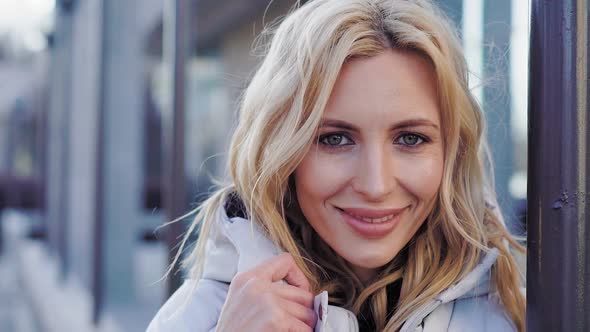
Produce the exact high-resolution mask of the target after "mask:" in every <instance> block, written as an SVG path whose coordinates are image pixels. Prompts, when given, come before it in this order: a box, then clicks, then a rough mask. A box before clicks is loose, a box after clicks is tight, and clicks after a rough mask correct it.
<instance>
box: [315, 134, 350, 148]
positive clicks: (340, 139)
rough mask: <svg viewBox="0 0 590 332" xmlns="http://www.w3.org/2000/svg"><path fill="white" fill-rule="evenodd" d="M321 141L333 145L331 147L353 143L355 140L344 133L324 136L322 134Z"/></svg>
mask: <svg viewBox="0 0 590 332" xmlns="http://www.w3.org/2000/svg"><path fill="white" fill-rule="evenodd" d="M319 142H320V143H321V144H324V145H327V146H331V147H335V146H344V145H352V144H353V142H352V141H351V140H350V139H349V138H348V137H346V136H345V135H343V134H327V135H322V136H320V139H319Z"/></svg>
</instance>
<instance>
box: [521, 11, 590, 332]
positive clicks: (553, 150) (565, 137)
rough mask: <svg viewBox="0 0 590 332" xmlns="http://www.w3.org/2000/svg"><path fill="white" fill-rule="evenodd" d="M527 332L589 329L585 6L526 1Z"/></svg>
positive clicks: (588, 159)
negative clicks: (528, 38) (529, 15)
mask: <svg viewBox="0 0 590 332" xmlns="http://www.w3.org/2000/svg"><path fill="white" fill-rule="evenodd" d="M530 47H531V48H530V59H531V63H530V95H529V155H528V161H529V166H528V175H529V181H528V194H529V195H528V213H529V214H528V221H527V222H528V226H527V227H528V260H527V269H528V270H527V288H528V290H527V330H528V331H588V330H590V318H589V315H588V313H590V298H586V296H585V295H586V294H590V278H589V277H590V275H589V272H590V271H589V268H588V267H589V266H590V264H589V263H590V262H589V257H590V256H589V255H587V254H586V244H587V243H589V241H590V233H589V229H588V227H587V225H588V218H589V216H590V214H588V213H589V212H590V211H589V206H588V204H587V203H586V200H587V198H590V197H589V194H590V192H589V186H590V179H589V178H588V175H590V173H589V165H590V155H589V151H588V143H590V136H589V134H588V125H589V124H588V120H589V119H588V77H589V76H588V0H562V1H547V0H533V2H532V19H531V45H530Z"/></svg>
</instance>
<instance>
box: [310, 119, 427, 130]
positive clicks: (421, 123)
mask: <svg viewBox="0 0 590 332" xmlns="http://www.w3.org/2000/svg"><path fill="white" fill-rule="evenodd" d="M321 127H334V128H341V129H347V130H350V131H355V132H359V131H360V130H359V128H358V127H357V126H355V125H353V124H352V123H349V122H346V121H342V120H335V119H323V120H322V122H321V124H320V128H321ZM412 127H432V128H434V129H436V130H438V129H439V127H438V125H437V124H436V123H433V122H432V121H430V120H427V119H409V120H404V121H400V122H398V123H395V124H393V125H392V126H391V127H390V128H389V130H390V131H394V130H399V129H404V128H412Z"/></svg>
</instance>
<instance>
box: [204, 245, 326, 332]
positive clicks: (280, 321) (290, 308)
mask: <svg viewBox="0 0 590 332" xmlns="http://www.w3.org/2000/svg"><path fill="white" fill-rule="evenodd" d="M280 280H285V281H286V282H287V283H282V282H277V281H280ZM313 300H314V296H313V294H312V293H310V292H309V282H308V281H307V278H306V277H305V275H304V274H303V272H301V270H300V269H299V268H298V267H297V265H296V264H295V261H294V260H293V257H292V256H291V255H290V254H287V253H285V254H281V255H279V256H276V257H273V258H271V259H269V260H267V261H265V262H263V263H261V264H260V265H258V266H256V267H255V268H253V269H252V270H250V271H246V272H242V273H238V274H237V275H236V276H235V277H234V279H233V280H232V282H231V284H230V286H229V291H228V294H227V298H226V300H225V304H224V305H223V308H222V309H221V315H220V317H219V322H218V324H217V329H216V331H218V332H233V331H244V332H248V331H257V332H258V331H260V332H266V331H273V332H275V331H285V332H294V331H296V332H303V331H305V332H309V331H313V328H314V327H315V323H316V319H317V317H316V314H315V312H314V311H313Z"/></svg>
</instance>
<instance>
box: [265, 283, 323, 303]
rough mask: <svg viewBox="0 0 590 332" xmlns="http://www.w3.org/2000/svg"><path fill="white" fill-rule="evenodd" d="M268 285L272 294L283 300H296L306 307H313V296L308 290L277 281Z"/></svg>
mask: <svg viewBox="0 0 590 332" xmlns="http://www.w3.org/2000/svg"><path fill="white" fill-rule="evenodd" d="M270 287H271V290H272V292H273V293H274V294H276V295H277V296H278V297H280V298H282V299H284V300H287V301H291V302H296V303H299V304H301V305H302V306H304V307H308V308H312V307H313V300H314V296H313V294H312V293H310V292H308V291H305V290H303V289H301V288H297V287H295V286H291V285H288V284H279V283H273V284H272V285H271V286H270Z"/></svg>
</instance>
